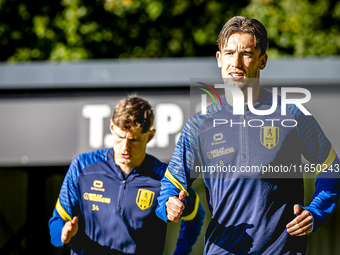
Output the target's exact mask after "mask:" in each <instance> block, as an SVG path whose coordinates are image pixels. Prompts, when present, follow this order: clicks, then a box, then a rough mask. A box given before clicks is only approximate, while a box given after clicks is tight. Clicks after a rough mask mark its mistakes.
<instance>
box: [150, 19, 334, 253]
mask: <svg viewBox="0 0 340 255" xmlns="http://www.w3.org/2000/svg"><path fill="white" fill-rule="evenodd" d="M218 46H219V51H218V52H217V53H216V58H217V63H218V66H219V68H221V74H222V78H223V81H224V83H225V86H227V85H233V86H235V87H237V89H240V90H241V91H242V92H243V95H244V114H242V115H234V114H233V103H234V102H233V101H232V100H230V99H231V97H230V96H229V95H230V94H228V93H227V91H226V95H225V96H223V97H222V98H221V101H222V105H215V104H211V105H210V106H209V107H208V108H207V109H206V114H202V113H201V112H198V113H196V114H194V115H193V116H192V117H191V118H190V119H189V120H188V122H187V123H186V125H185V126H184V128H183V131H182V133H181V136H180V138H179V140H178V143H177V145H176V148H175V151H174V153H173V156H172V158H171V160H170V163H169V166H168V169H167V171H166V173H165V177H164V178H163V180H162V189H161V195H160V196H159V197H158V200H159V206H158V207H157V209H156V213H157V215H158V216H159V217H160V218H161V219H163V220H165V221H178V219H179V218H180V216H181V213H182V210H183V208H184V204H185V199H184V200H183V201H181V200H180V199H179V198H178V194H183V193H185V194H186V195H188V193H187V191H188V189H189V188H190V185H191V183H192V181H193V178H191V177H192V176H194V175H192V174H193V173H194V170H195V166H197V165H199V166H202V167H205V166H221V165H222V166H223V165H224V166H228V165H231V166H233V167H234V168H233V169H239V170H240V169H245V168H246V167H249V166H255V167H256V168H259V167H260V166H268V165H271V166H281V165H283V166H287V165H295V166H297V165H301V154H303V155H304V157H305V158H306V159H307V160H308V161H310V162H311V163H314V164H318V165H321V166H323V167H322V171H320V173H319V174H318V175H317V178H316V182H315V186H316V190H315V193H314V197H313V200H312V202H311V204H310V205H309V206H305V207H304V206H302V204H303V201H304V194H303V192H304V187H303V178H302V177H303V176H302V173H296V174H293V175H291V174H290V175H286V176H283V177H287V178H282V176H280V178H279V176H275V174H271V175H270V174H262V173H261V172H245V171H238V172H237V171H236V172H232V173H228V172H227V173H224V172H214V173H213V174H212V173H208V172H203V173H202V175H203V179H204V183H205V186H206V191H207V197H208V202H209V208H210V209H211V213H212V218H211V221H210V223H209V225H208V227H207V230H206V234H205V250H204V254H219V255H224V254H265V255H276V254H295V255H297V254H300V255H301V254H305V252H306V248H307V236H306V235H307V234H310V233H312V232H315V231H316V230H317V229H319V228H320V227H321V226H322V225H323V224H324V223H325V222H326V220H327V219H328V218H329V217H330V215H331V214H332V212H333V211H334V208H335V206H336V203H337V201H338V198H339V188H340V184H339V175H338V174H334V173H332V172H330V171H327V170H328V169H335V168H338V167H339V159H338V157H337V155H336V153H335V151H334V149H333V147H332V145H331V144H330V142H329V140H328V139H327V138H326V136H325V135H324V133H323V131H322V130H321V128H320V126H319V125H318V123H317V121H316V120H315V118H314V117H313V116H311V115H305V114H304V113H303V112H302V111H301V110H300V109H299V108H298V107H297V106H295V105H293V104H289V105H287V106H286V109H285V110H286V112H287V114H286V115H283V114H281V109H280V97H278V98H273V94H272V93H270V92H268V91H266V90H264V89H263V88H261V87H260V81H259V77H260V71H261V70H263V69H264V68H265V67H266V64H267V60H268V56H267V54H266V48H267V31H266V29H265V27H264V26H263V25H262V24H261V23H260V22H259V21H257V20H255V19H250V18H247V17H240V16H236V17H233V18H232V19H230V20H229V21H228V22H227V23H226V24H225V25H224V27H223V28H222V30H221V32H220V34H219V37H218ZM233 86H232V88H233V89H235V88H234V87H233ZM250 88H251V89H252V102H254V103H253V105H252V106H253V108H252V109H256V110H258V111H264V110H268V109H270V108H271V106H272V104H273V102H277V105H278V107H277V108H276V109H275V110H274V111H273V112H272V113H270V114H269V115H266V116H261V115H255V114H254V113H253V112H252V111H250V110H249V104H248V103H249V102H248V93H249V91H250ZM249 94H250V93H249ZM255 118H256V119H259V120H260V121H262V123H265V120H266V119H274V120H276V121H275V122H274V121H273V122H272V123H270V124H269V125H264V126H259V125H255V124H253V125H246V123H249V121H251V120H252V119H255ZM216 119H219V120H221V119H227V120H231V121H233V122H234V123H239V125H223V123H222V124H218V125H215V124H216V122H215V121H214V120H216ZM285 119H290V120H293V123H297V125H285V126H283V125H281V123H282V121H284V120H285ZM240 123H241V124H240ZM242 123H244V124H242ZM216 137H217V138H218V141H219V142H218V143H215V142H214V141H215V140H216ZM222 142H223V148H221V147H222V146H221V143H222ZM225 148H227V149H225ZM214 151H219V153H218V154H217V153H214ZM292 177H293V178H292Z"/></svg>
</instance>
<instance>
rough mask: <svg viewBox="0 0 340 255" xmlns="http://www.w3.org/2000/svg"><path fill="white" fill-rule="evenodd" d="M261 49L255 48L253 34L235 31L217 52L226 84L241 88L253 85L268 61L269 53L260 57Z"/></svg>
mask: <svg viewBox="0 0 340 255" xmlns="http://www.w3.org/2000/svg"><path fill="white" fill-rule="evenodd" d="M260 52H261V51H260V49H259V48H258V49H256V48H255V42H254V37H253V35H251V34H249V33H234V34H232V35H230V36H229V39H228V41H227V43H226V45H224V47H223V49H222V51H221V52H220V51H218V52H217V53H216V58H217V63H218V67H219V68H221V74H222V78H223V80H224V83H225V84H233V85H234V86H237V87H239V88H240V89H241V90H244V89H246V88H248V86H250V87H251V86H252V85H253V84H254V82H256V80H257V79H254V78H259V77H260V70H262V69H264V68H265V66H266V63H267V58H268V57H267V54H264V55H263V56H261V57H260Z"/></svg>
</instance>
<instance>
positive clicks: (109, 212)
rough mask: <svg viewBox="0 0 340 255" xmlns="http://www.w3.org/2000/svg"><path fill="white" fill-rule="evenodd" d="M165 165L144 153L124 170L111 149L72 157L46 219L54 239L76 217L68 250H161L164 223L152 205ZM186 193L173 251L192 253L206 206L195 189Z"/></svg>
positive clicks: (57, 240) (55, 240)
mask: <svg viewBox="0 0 340 255" xmlns="http://www.w3.org/2000/svg"><path fill="white" fill-rule="evenodd" d="M166 168H167V164H165V163H162V162H160V161H159V160H157V159H156V158H154V157H152V156H150V155H146V157H145V159H144V161H143V163H142V165H141V166H139V167H137V168H134V169H132V171H131V172H130V173H129V174H128V175H124V174H123V173H122V172H121V170H120V168H119V167H118V166H117V165H116V164H115V162H114V160H113V149H103V150H98V151H93V152H89V153H85V154H81V155H78V156H76V157H75V158H74V160H73V161H72V163H71V165H70V167H69V170H68V172H67V174H66V176H65V179H64V182H63V184H62V187H61V190H60V194H59V198H58V201H57V204H56V208H55V210H54V212H53V217H52V218H51V219H50V221H49V227H50V234H51V242H52V244H54V245H55V246H62V245H63V243H62V242H61V231H62V228H63V226H64V224H65V222H66V221H69V220H71V219H72V218H73V217H74V216H79V224H78V232H77V234H76V235H75V236H74V237H73V238H72V239H71V254H157V255H159V254H162V252H163V248H164V243H165V234H166V224H165V223H164V221H162V220H160V219H159V218H158V217H157V216H156V214H155V208H156V206H157V197H158V196H159V193H160V186H161V184H160V181H161V179H162V178H163V176H164V173H165V170H166ZM190 193H191V195H190V202H189V204H188V206H187V208H186V211H185V212H184V215H185V217H186V219H187V220H186V221H182V228H181V233H180V237H179V239H178V243H177V247H176V251H175V254H189V253H190V251H191V248H192V246H193V244H194V243H195V242H196V240H197V238H198V236H199V234H200V231H201V227H202V225H203V219H204V214H205V211H204V209H203V207H202V205H201V203H200V201H199V198H198V196H196V194H195V192H194V190H193V189H191V191H190Z"/></svg>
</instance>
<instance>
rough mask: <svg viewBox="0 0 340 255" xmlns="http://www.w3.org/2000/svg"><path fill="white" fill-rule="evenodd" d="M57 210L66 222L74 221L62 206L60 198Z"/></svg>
mask: <svg viewBox="0 0 340 255" xmlns="http://www.w3.org/2000/svg"><path fill="white" fill-rule="evenodd" d="M55 208H56V209H57V212H58V213H59V215H60V216H61V218H63V220H64V221H71V220H72V218H71V216H70V215H68V213H67V212H66V211H65V210H64V208H63V207H62V206H61V204H60V202H59V198H58V201H57V204H56V206H55Z"/></svg>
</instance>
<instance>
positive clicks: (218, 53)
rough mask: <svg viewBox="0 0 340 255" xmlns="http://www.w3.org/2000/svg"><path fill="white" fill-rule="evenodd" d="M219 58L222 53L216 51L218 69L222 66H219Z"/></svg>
mask: <svg viewBox="0 0 340 255" xmlns="http://www.w3.org/2000/svg"><path fill="white" fill-rule="evenodd" d="M221 56H222V53H221V52H220V51H217V52H216V59H217V66H218V67H219V68H221V67H222V64H221Z"/></svg>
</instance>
